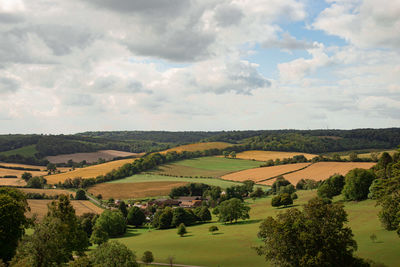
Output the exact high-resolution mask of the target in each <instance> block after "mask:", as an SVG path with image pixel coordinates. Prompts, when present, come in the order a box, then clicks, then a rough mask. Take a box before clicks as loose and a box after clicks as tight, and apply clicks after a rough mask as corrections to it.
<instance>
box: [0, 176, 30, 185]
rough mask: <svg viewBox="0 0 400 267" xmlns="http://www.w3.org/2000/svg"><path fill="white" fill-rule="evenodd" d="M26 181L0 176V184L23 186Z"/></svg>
mask: <svg viewBox="0 0 400 267" xmlns="http://www.w3.org/2000/svg"><path fill="white" fill-rule="evenodd" d="M25 185H26V182H25V181H24V180H22V179H20V178H0V186H25Z"/></svg>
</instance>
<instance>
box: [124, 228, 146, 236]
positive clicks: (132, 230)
mask: <svg viewBox="0 0 400 267" xmlns="http://www.w3.org/2000/svg"><path fill="white" fill-rule="evenodd" d="M139 229H141V228H135V227H132V226H128V227H127V229H126V230H127V231H126V233H125V234H124V236H122V237H121V238H127V237H132V236H138V235H141V234H142V233H139V231H138V230H139ZM146 229H147V228H146Z"/></svg>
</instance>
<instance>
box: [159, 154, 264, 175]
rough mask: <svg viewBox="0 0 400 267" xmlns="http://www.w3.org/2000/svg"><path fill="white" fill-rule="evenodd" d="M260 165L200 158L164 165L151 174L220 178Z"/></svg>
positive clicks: (220, 158) (252, 161)
mask: <svg viewBox="0 0 400 267" xmlns="http://www.w3.org/2000/svg"><path fill="white" fill-rule="evenodd" d="M261 164H263V162H260V161H254V160H243V159H227V158H222V157H202V158H195V159H187V160H182V161H178V162H174V163H171V164H165V165H162V166H160V167H159V168H158V169H157V170H154V171H152V172H153V173H156V174H168V175H172V176H178V177H179V176H186V177H188V176H191V177H195V176H198V177H199V176H201V177H220V176H222V175H225V174H228V173H231V172H236V171H241V170H246V169H252V168H257V167H260V165H261Z"/></svg>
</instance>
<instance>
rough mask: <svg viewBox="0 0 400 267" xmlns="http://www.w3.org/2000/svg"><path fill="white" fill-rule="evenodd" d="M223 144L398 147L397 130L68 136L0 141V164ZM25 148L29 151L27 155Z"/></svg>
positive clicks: (303, 148) (306, 148)
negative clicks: (119, 151) (62, 155)
mask: <svg viewBox="0 0 400 267" xmlns="http://www.w3.org/2000/svg"><path fill="white" fill-rule="evenodd" d="M209 141H223V142H229V143H232V144H235V146H233V147H230V148H229V149H228V150H235V151H237V152H238V151H244V150H250V149H258V150H274V151H297V152H305V153H318V154H321V153H328V152H339V151H349V150H364V149H391V148H395V147H397V146H398V144H400V128H387V129H355V130H259V131H216V132H202V131H188V132H167V131H111V132H101V131H100V132H84V133H77V134H72V135H32V134H31V135H20V134H18V135H0V161H5V162H18V163H30V164H45V160H44V158H45V157H46V156H52V155H58V154H70V153H78V152H93V151H98V150H102V149H115V150H121V151H127V152H137V153H140V152H155V151H161V150H164V149H167V148H170V147H174V146H177V145H182V144H189V143H194V142H209ZM28 148H29V149H28Z"/></svg>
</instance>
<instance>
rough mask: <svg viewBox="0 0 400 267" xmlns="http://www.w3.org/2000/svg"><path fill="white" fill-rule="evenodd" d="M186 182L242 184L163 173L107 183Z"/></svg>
mask: <svg viewBox="0 0 400 267" xmlns="http://www.w3.org/2000/svg"><path fill="white" fill-rule="evenodd" d="M162 181H168V182H185V183H204V184H208V185H214V186H220V187H221V188H224V189H225V188H227V187H230V186H232V185H241V183H237V182H231V181H225V180H222V179H217V178H188V177H182V178H180V177H170V176H163V175H154V174H135V175H133V176H130V177H127V178H125V179H120V180H114V181H110V182H107V183H105V184H118V183H124V184H125V183H143V182H162Z"/></svg>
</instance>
